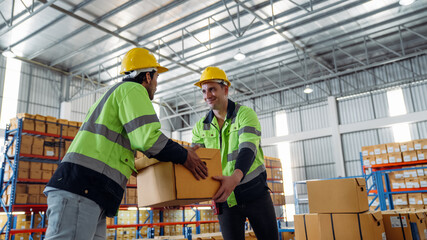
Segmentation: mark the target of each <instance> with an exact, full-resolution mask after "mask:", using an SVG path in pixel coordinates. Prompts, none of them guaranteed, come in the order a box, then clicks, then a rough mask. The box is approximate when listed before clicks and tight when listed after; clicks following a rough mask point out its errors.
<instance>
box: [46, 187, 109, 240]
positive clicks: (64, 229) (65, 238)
mask: <svg viewBox="0 0 427 240" xmlns="http://www.w3.org/2000/svg"><path fill="white" fill-rule="evenodd" d="M47 205H48V208H47V212H46V214H47V218H48V221H49V223H48V226H47V230H46V238H45V239H46V240H53V239H55V240H59V239H61V240H92V239H93V240H105V239H106V232H107V225H106V218H105V214H104V211H103V210H102V209H101V208H100V207H99V205H98V204H96V203H95V202H94V201H92V200H90V199H88V198H86V197H83V196H80V195H77V194H74V193H71V192H68V191H64V190H52V191H49V192H48V196H47Z"/></svg>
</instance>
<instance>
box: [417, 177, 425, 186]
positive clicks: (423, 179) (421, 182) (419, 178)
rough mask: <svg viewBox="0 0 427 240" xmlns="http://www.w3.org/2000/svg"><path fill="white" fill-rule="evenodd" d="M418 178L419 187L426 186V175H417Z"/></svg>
mask: <svg viewBox="0 0 427 240" xmlns="http://www.w3.org/2000/svg"><path fill="white" fill-rule="evenodd" d="M418 180H420V187H422V188H425V187H427V176H424V177H418Z"/></svg>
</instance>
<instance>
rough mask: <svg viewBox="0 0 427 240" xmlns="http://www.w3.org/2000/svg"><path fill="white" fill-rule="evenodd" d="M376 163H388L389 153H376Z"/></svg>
mask: <svg viewBox="0 0 427 240" xmlns="http://www.w3.org/2000/svg"><path fill="white" fill-rule="evenodd" d="M375 163H376V164H378V165H379V164H387V163H388V156H387V154H379V155H375Z"/></svg>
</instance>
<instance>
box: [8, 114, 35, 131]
mask: <svg viewBox="0 0 427 240" xmlns="http://www.w3.org/2000/svg"><path fill="white" fill-rule="evenodd" d="M17 118H22V129H23V130H27V131H34V115H32V114H28V113H18V114H16V118H12V119H10V129H15V128H18V120H17Z"/></svg>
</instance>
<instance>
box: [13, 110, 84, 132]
mask: <svg viewBox="0 0 427 240" xmlns="http://www.w3.org/2000/svg"><path fill="white" fill-rule="evenodd" d="M18 118H22V119H23V130H26V131H35V132H41V133H48V134H54V135H61V134H62V136H67V137H75V136H76V134H77V132H78V130H79V128H80V126H81V125H82V123H81V122H75V121H68V120H66V119H57V118H55V117H52V116H42V115H32V114H28V113H18V114H17V115H16V118H12V119H11V120H10V126H11V129H14V128H17V127H18V125H17V123H18V121H17V119H18Z"/></svg>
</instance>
